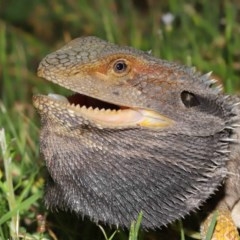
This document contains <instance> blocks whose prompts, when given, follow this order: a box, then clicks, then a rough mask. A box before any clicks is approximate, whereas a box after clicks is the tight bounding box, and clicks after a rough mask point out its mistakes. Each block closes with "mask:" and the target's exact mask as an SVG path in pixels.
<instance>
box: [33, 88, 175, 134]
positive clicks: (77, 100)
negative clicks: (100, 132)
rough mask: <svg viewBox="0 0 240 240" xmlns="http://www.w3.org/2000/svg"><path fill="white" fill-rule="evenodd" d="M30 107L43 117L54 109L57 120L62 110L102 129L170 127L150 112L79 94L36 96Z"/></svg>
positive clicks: (162, 116)
mask: <svg viewBox="0 0 240 240" xmlns="http://www.w3.org/2000/svg"><path fill="white" fill-rule="evenodd" d="M33 104H34V106H35V107H36V108H37V109H38V111H39V113H40V114H41V112H44V114H46V113H47V112H48V109H50V110H51V109H53V108H54V112H57V118H59V117H60V118H61V114H59V112H61V111H63V109H64V111H66V110H67V111H69V113H71V114H70V115H71V116H78V117H81V118H83V119H86V120H87V121H89V122H93V123H94V125H96V126H99V127H101V128H129V127H146V128H155V129H156V128H165V127H168V126H170V125H172V124H173V120H171V119H169V118H167V117H165V116H164V115H161V114H159V113H158V112H155V111H152V110H149V109H144V108H131V107H127V106H118V105H115V104H112V103H108V102H104V101H101V100H98V99H95V98H92V97H89V96H85V95H82V94H79V93H75V94H73V95H71V96H69V97H65V96H62V95H59V94H52V93H51V94H48V96H44V95H35V96H34V97H33ZM49 106H51V107H50V108H49ZM51 111H52V110H51ZM52 112H53V111H52ZM51 114H53V113H51ZM63 117H64V116H63Z"/></svg>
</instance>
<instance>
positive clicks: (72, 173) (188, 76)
mask: <svg viewBox="0 0 240 240" xmlns="http://www.w3.org/2000/svg"><path fill="white" fill-rule="evenodd" d="M38 75H39V76H40V77H43V78H45V79H47V80H49V81H52V82H54V83H57V84H59V85H61V86H63V87H65V88H67V89H70V90H72V91H74V92H77V93H78V94H75V95H73V96H71V97H69V98H68V100H69V102H68V100H67V99H66V98H63V97H60V96H57V95H49V96H44V95H36V96H34V98H33V103H34V106H35V107H36V109H37V110H38V112H39V114H40V116H41V122H42V129H41V137H40V150H41V153H42V154H43V157H44V158H45V161H46V166H47V169H48V172H49V181H48V184H47V186H46V194H45V203H46V205H47V206H48V207H50V208H61V209H70V210H72V211H75V212H76V213H77V214H81V215H84V216H89V217H90V218H91V219H92V220H93V221H96V222H98V221H101V222H105V223H108V224H110V225H117V226H119V225H120V226H123V227H129V226H130V222H131V221H132V220H134V219H135V218H136V217H137V215H138V213H139V212H140V211H143V221H142V226H143V227H144V228H156V227H161V226H162V225H166V224H168V223H171V222H173V221H174V220H176V219H179V218H181V217H183V216H185V215H186V214H188V213H190V211H192V210H195V209H197V208H199V206H200V205H201V204H202V203H203V202H204V201H205V200H206V199H207V198H209V196H210V195H211V194H213V193H214V192H215V191H216V189H217V188H218V187H219V186H220V185H221V184H222V183H223V181H224V179H225V178H226V176H227V173H228V166H229V162H231V161H230V160H229V159H230V158H231V156H232V153H233V152H234V151H235V152H237V151H236V150H232V149H236V147H235V145H236V143H235V141H234V140H233V138H234V136H235V135H236V132H237V130H236V129H238V127H239V125H237V123H238V122H239V115H238V107H237V104H235V103H236V102H237V99H236V98H235V97H233V98H229V97H227V96H225V95H224V94H223V93H221V91H220V89H219V88H216V87H212V85H213V83H214V81H213V80H211V79H210V78H209V77H210V74H206V75H200V74H199V73H196V72H195V71H194V70H193V69H191V68H188V67H184V66H180V65H178V64H174V63H170V62H167V61H164V60H161V59H157V58H155V57H153V56H151V55H150V54H148V53H146V52H142V51H139V50H136V49H133V48H130V47H120V46H117V45H114V44H111V43H108V42H106V41H103V40H100V39H98V38H95V37H85V38H78V39H75V40H73V41H71V42H70V43H68V44H67V45H66V46H64V47H63V48H62V49H60V50H58V51H56V52H54V53H52V54H50V55H48V56H46V58H44V59H43V60H42V62H41V63H40V66H39V69H38ZM83 105H86V107H87V108H86V107H84V106H83ZM91 106H92V107H93V109H92V108H91ZM99 109H100V110H99ZM106 109H108V110H106ZM113 109H115V110H113ZM236 156H237V157H236V159H235V160H234V163H236V161H238V160H239V155H238V153H236ZM235 165H236V164H235ZM227 177H228V176H227ZM230 192H231V191H230ZM223 201H224V200H223ZM234 202H236V201H235V200H234Z"/></svg>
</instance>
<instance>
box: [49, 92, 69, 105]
mask: <svg viewBox="0 0 240 240" xmlns="http://www.w3.org/2000/svg"><path fill="white" fill-rule="evenodd" d="M48 97H50V98H51V99H53V100H57V101H60V102H62V103H68V100H67V98H66V97H64V96H62V95H59V94H55V93H49V94H48Z"/></svg>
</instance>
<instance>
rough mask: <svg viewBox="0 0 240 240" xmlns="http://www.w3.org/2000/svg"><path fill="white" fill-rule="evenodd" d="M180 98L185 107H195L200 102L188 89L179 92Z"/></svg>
mask: <svg viewBox="0 0 240 240" xmlns="http://www.w3.org/2000/svg"><path fill="white" fill-rule="evenodd" d="M181 100H182V102H183V104H184V105H185V107H187V108H191V107H196V106H198V105H200V102H199V100H198V99H197V97H196V96H195V95H194V94H193V93H191V92H188V91H183V92H181Z"/></svg>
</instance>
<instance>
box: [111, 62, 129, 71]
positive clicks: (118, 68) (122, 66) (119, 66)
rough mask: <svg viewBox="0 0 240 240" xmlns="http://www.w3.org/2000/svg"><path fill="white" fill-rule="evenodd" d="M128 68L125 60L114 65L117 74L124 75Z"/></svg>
mask: <svg viewBox="0 0 240 240" xmlns="http://www.w3.org/2000/svg"><path fill="white" fill-rule="evenodd" d="M127 68H128V66H127V63H126V62H125V61H124V60H117V61H116V62H115V63H114V65H113V70H114V72H115V73H118V74H119V73H124V72H125V71H126V70H127Z"/></svg>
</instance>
